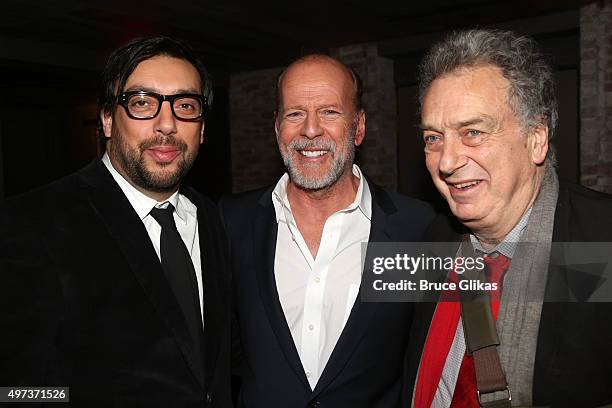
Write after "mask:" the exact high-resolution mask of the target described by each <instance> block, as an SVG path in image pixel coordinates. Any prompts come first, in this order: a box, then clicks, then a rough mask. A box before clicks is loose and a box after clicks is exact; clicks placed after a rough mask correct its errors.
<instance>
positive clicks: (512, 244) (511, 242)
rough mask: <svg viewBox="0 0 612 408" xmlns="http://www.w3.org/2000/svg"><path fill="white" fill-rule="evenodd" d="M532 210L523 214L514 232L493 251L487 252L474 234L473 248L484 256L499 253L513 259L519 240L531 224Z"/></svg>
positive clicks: (471, 235)
mask: <svg viewBox="0 0 612 408" xmlns="http://www.w3.org/2000/svg"><path fill="white" fill-rule="evenodd" d="M532 208H533V207H531V208H529V210H527V211H526V212H525V214H523V216H522V217H521V219H520V220H519V222H518V223H517V224H516V225H515V226H514V228H512V231H510V232H509V233H508V235H506V237H505V238H504V239H503V240H502V242H500V243H499V244H497V246H496V247H495V248H493V249H492V250H491V251H486V250H485V249H484V248H483V247H482V245H481V244H480V241H479V240H478V238H476V236H475V235H474V234H470V241H472V246H473V247H474V250H475V251H480V252H482V253H484V254H492V253H494V252H498V253H500V254H502V255H504V256H505V257H507V258H510V259H512V256H513V255H514V251H515V250H516V246H517V244H518V242H519V240H520V239H521V235H523V232H524V231H525V228H526V227H527V223H528V222H529V216H530V215H531V209H532Z"/></svg>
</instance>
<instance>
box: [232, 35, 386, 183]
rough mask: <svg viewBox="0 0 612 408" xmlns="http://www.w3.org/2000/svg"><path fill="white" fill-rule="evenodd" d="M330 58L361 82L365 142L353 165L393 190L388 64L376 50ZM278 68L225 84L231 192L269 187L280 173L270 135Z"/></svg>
mask: <svg viewBox="0 0 612 408" xmlns="http://www.w3.org/2000/svg"><path fill="white" fill-rule="evenodd" d="M332 55H333V56H334V57H336V58H338V59H340V60H341V61H343V62H344V63H346V64H347V65H349V66H351V67H352V68H354V69H356V70H357V72H358V73H359V75H360V76H361V78H362V80H363V85H364V103H365V105H366V111H367V120H366V136H365V139H364V143H363V144H362V145H361V146H360V147H359V148H358V149H357V163H358V164H359V165H360V166H361V167H362V169H363V170H364V171H365V172H366V174H368V176H369V177H371V178H372V179H373V180H374V181H375V182H377V183H379V184H382V185H384V186H388V187H392V188H396V187H397V128H396V126H397V125H396V123H397V110H396V96H395V84H394V79H393V62H392V61H391V60H389V59H386V58H381V57H379V56H378V52H377V48H376V45H373V44H358V45H351V46H347V47H342V48H339V49H337V50H333V52H332ZM280 70H281V68H275V69H266V70H258V71H250V72H243V73H239V74H235V75H232V76H231V78H230V135H231V146H232V175H233V182H232V187H233V191H234V192H239V191H245V190H250V189H253V188H257V187H262V186H265V185H269V184H272V183H274V182H276V181H277V179H278V178H279V177H280V175H281V174H282V173H283V171H284V167H283V163H282V160H281V159H280V154H279V152H278V148H277V146H276V138H275V135H274V123H273V111H274V108H275V107H274V103H275V101H274V99H275V98H274V81H275V80H276V76H277V74H278V73H279V72H280Z"/></svg>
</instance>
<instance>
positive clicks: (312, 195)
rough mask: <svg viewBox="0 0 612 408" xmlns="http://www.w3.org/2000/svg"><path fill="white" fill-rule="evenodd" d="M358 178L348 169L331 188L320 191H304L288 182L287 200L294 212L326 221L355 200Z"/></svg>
mask: <svg viewBox="0 0 612 408" xmlns="http://www.w3.org/2000/svg"><path fill="white" fill-rule="evenodd" d="M358 188H359V178H357V177H356V176H355V175H353V172H352V168H351V167H349V168H348V169H347V171H345V172H344V173H343V174H342V176H340V178H339V179H338V180H337V181H336V182H335V183H334V184H332V185H331V186H329V187H327V188H324V189H321V190H306V189H303V188H301V187H298V186H296V185H295V184H294V183H292V182H289V185H288V186H287V198H288V199H289V203H290V204H291V208H292V210H294V211H296V210H297V211H300V210H303V211H307V212H308V213H310V214H311V216H313V217H315V218H318V219H327V218H328V217H329V216H330V215H331V214H333V213H335V212H336V211H339V210H342V209H343V208H346V207H348V205H349V204H351V203H352V202H353V201H354V200H355V194H356V193H357V189H358Z"/></svg>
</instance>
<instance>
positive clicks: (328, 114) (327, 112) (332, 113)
mask: <svg viewBox="0 0 612 408" xmlns="http://www.w3.org/2000/svg"><path fill="white" fill-rule="evenodd" d="M323 115H325V116H326V117H336V116H339V115H340V112H338V111H337V110H334V109H325V110H324V111H323Z"/></svg>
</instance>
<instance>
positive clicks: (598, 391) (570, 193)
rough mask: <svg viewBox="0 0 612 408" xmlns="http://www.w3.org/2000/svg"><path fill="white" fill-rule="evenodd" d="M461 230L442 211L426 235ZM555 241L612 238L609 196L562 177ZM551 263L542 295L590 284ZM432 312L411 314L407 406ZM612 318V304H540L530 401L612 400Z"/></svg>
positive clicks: (439, 237) (448, 238) (453, 235)
mask: <svg viewBox="0 0 612 408" xmlns="http://www.w3.org/2000/svg"><path fill="white" fill-rule="evenodd" d="M530 222H537V220H530ZM462 232H464V230H463V229H462V226H460V225H459V224H458V223H457V221H456V220H454V219H453V218H452V217H446V216H442V215H441V216H438V218H437V219H436V220H435V221H434V222H433V223H432V226H431V228H430V229H429V231H428V239H429V240H432V241H433V240H436V241H443V242H453V241H457V242H459V241H460V237H461V235H460V234H461V233H462ZM553 242H612V197H611V196H609V195H606V194H602V193H598V192H595V191H592V190H589V189H586V188H584V187H581V186H578V185H575V184H571V183H564V182H562V183H561V184H560V186H559V197H558V200H557V206H556V210H555V220H554V229H553ZM455 253H456V251H455ZM553 268H554V267H553V265H552V264H551V265H550V266H549V274H548V280H547V285H546V294H545V299H547V298H548V299H558V298H559V292H558V291H559V288H565V290H568V291H569V292H573V293H584V285H585V284H586V283H587V282H583V281H581V280H580V279H574V278H573V276H572V274H571V273H569V274H568V273H567V271H563V270H558V269H556V270H553ZM564 282H567V284H565V283H564ZM589 286H591V285H589ZM553 291H554V293H555V295H554V296H553V295H552V293H553ZM434 310H435V304H433V303H429V304H420V305H418V307H417V310H416V311H415V319H414V321H413V329H412V335H411V342H410V346H409V352H408V353H407V355H406V364H405V370H406V376H405V380H406V384H405V386H404V397H403V399H404V406H406V407H408V406H410V402H411V400H412V392H413V389H414V386H415V379H416V375H417V369H418V366H419V362H420V358H421V352H422V350H423V345H424V343H425V340H426V337H427V331H428V330H429V324H430V323H431V318H432V316H433V312H434ZM611 316H612V303H577V302H546V301H545V302H544V303H543V307H542V314H541V319H540V328H539V332H538V341H537V348H536V358H535V367H534V379H533V404H534V405H535V406H550V407H597V406H602V405H605V404H609V403H612V326H611V325H610V321H611V320H610V319H611V318H612V317H611ZM516 352H517V353H518V352H519V350H517V351H516ZM510 387H511V388H512V384H510Z"/></svg>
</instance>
